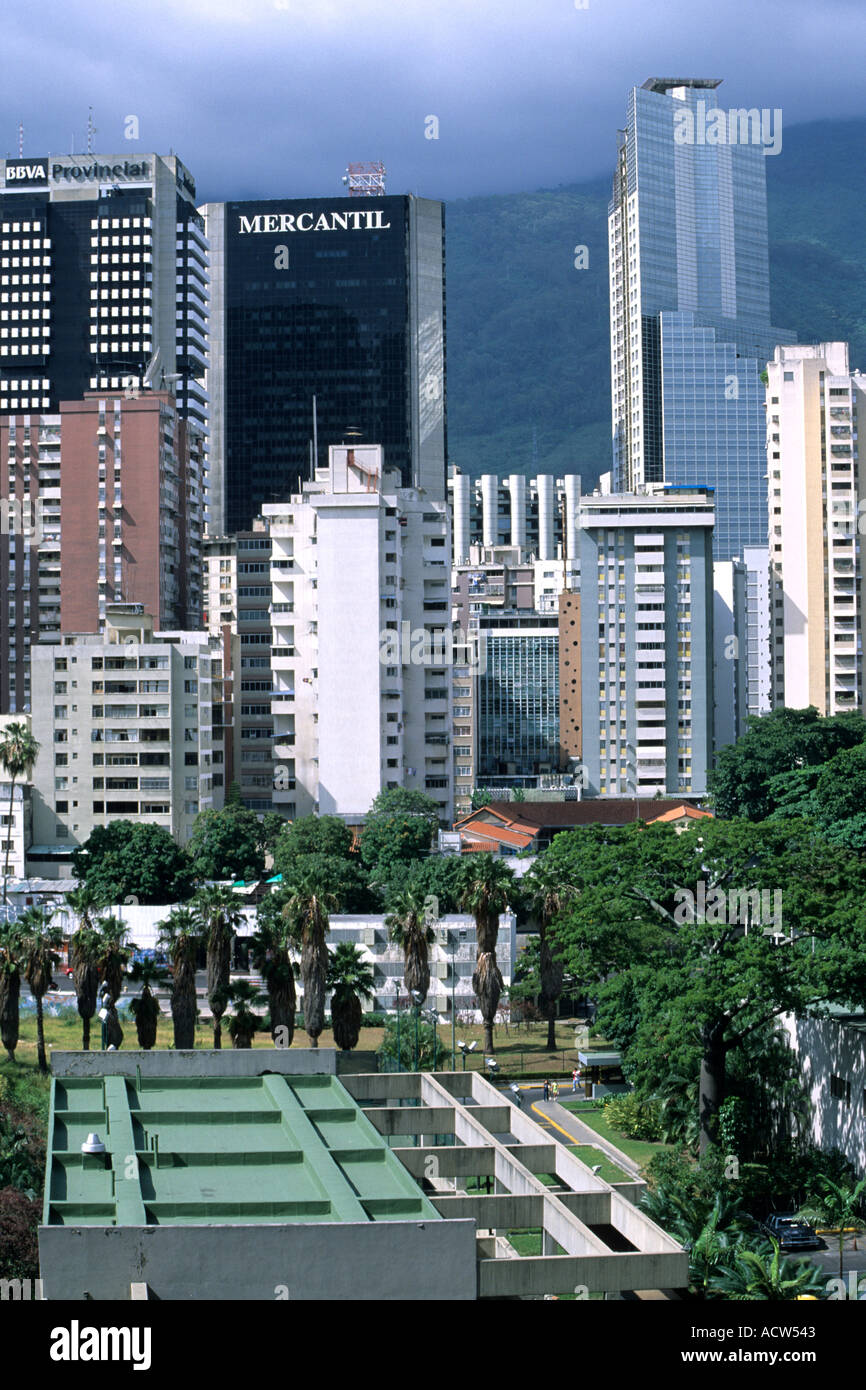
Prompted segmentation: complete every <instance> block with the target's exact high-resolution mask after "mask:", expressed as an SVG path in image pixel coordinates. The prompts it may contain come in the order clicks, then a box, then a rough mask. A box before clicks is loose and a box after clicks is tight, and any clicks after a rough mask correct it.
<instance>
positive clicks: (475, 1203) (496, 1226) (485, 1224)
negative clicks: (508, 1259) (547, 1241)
mask: <svg viewBox="0 0 866 1390" xmlns="http://www.w3.org/2000/svg"><path fill="white" fill-rule="evenodd" d="M430 1200H431V1201H432V1203H433V1205H434V1207H435V1208H436V1210H437V1211H438V1212H439V1214H440V1216H445V1217H447V1218H448V1219H449V1220H450V1219H452V1218H453V1217H455V1216H463V1217H467V1218H470V1219H471V1220H473V1221H475V1223H476V1224H477V1225H478V1226H480V1227H481V1228H482V1230H505V1231H509V1230H519V1229H526V1228H529V1227H532V1226H540V1225H541V1223H542V1220H543V1217H544V1198H543V1197H515V1196H514V1195H513V1194H512V1193H510V1192H505V1193H501V1194H499V1195H496V1196H494V1195H492V1194H491V1196H489V1197H488V1196H486V1195H485V1194H484V1193H478V1194H476V1193H474V1192H473V1193H470V1194H469V1195H468V1196H467V1195H465V1194H463V1193H459V1192H458V1193H455V1194H454V1195H453V1196H449V1195H446V1194H444V1193H443V1194H441V1195H437V1196H436V1197H431V1199H430Z"/></svg>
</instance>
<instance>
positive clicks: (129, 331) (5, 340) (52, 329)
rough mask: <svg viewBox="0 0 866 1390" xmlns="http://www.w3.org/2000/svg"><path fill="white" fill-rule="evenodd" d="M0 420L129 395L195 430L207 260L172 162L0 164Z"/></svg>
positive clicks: (153, 158) (201, 421)
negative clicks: (109, 394) (97, 394)
mask: <svg viewBox="0 0 866 1390" xmlns="http://www.w3.org/2000/svg"><path fill="white" fill-rule="evenodd" d="M0 180H2V182H0V414H7V413H14V414H17V413H19V412H21V411H55V410H56V409H57V407H58V405H59V403H60V401H74V400H79V399H80V398H81V397H83V396H84V394H85V392H86V391H90V390H97V391H102V390H110V389H112V388H113V389H115V390H117V389H118V388H123V387H127V389H129V390H130V391H132V390H135V389H136V388H137V387H138V386H140V384H141V382H142V380H143V378H144V373H145V369H146V367H147V365H148V363H149V362H150V360H151V359H152V357H153V355H154V354H155V353H156V352H158V353H159V357H158V360H157V362H156V364H155V371H156V375H155V379H154V383H153V384H154V385H156V386H157V387H159V385H160V383H161V381H162V373H163V372H165V374H166V380H167V381H168V382H169V384H170V385H171V386H173V388H174V393H175V395H176V397H177V402H178V407H179V410H180V413H181V415H182V416H184V417H188V418H189V419H190V421H193V422H195V423H196V424H197V426H198V428H199V429H200V430H202V431H203V430H204V429H205V427H206V420H207V408H206V399H205V395H204V385H203V378H204V373H205V366H206V354H207V318H208V254H207V242H206V241H205V238H204V232H203V225H204V224H203V219H202V217H201V215H200V214H199V213H198V212H197V211H196V207H195V184H194V182H193V179H192V176H191V175H190V173H189V170H188V169H186V168H185V167H184V165H183V164H182V162H181V161H180V160H179V159H178V158H177V157H176V156H175V155H170V156H169V155H156V154H136V155H135V156H134V157H133V158H130V155H129V151H127V152H126V153H125V154H122V155H104V154H100V155H91V154H88V155H62V156H50V157H48V158H33V157H30V156H27V157H26V158H18V159H6V160H0Z"/></svg>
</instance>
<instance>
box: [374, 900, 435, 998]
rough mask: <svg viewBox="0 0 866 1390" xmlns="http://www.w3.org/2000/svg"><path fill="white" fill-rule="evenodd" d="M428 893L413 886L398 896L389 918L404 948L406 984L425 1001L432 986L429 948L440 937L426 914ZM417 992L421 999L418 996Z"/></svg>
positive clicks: (394, 935) (392, 932)
mask: <svg viewBox="0 0 866 1390" xmlns="http://www.w3.org/2000/svg"><path fill="white" fill-rule="evenodd" d="M426 902H427V894H426V893H425V892H424V891H422V889H421V888H419V887H417V886H415V887H412V886H409V887H407V888H405V889H404V890H403V892H402V893H401V894H400V895H399V897H398V898H397V901H396V904H395V906H394V910H393V912H390V913H389V914H388V916H387V917H386V918H385V926H386V927H387V928H388V932H389V934H390V937H391V940H392V941H396V943H397V945H398V946H402V947H403V962H404V969H403V984H404V986H405V989H406V993H407V994H410V995H412V996H413V998H416V1003H418V1004H419V1005H420V1004H423V1003H424V1000H425V999H426V998H427V991H428V989H429V988H430V960H429V955H428V951H427V947H428V946H429V945H430V944H431V943H432V942H433V941H435V939H436V934H435V932H434V931H433V928H432V927H431V926H430V925H429V923H428V921H427V919H426V916H425V905H426ZM417 995H420V996H421V998H420V999H418V998H417Z"/></svg>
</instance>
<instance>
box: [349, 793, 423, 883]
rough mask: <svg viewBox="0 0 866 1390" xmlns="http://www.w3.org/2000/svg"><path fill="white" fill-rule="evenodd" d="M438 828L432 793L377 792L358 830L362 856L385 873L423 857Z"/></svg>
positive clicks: (369, 863)
mask: <svg viewBox="0 0 866 1390" xmlns="http://www.w3.org/2000/svg"><path fill="white" fill-rule="evenodd" d="M438 827H439V807H438V805H437V804H436V802H435V801H434V800H433V798H432V796H427V795H426V794H425V793H424V792H415V791H407V789H406V788H405V787H395V788H393V789H392V790H391V791H384V792H380V793H379V795H378V796H377V797H375V799H374V801H373V804H372V806H371V807H370V811H369V814H368V815H367V819H366V820H365V822H364V829H363V830H362V831H361V858H362V859H363V861H364V863H365V864H366V865H367V866H368V867H369V868H375V869H377V870H378V871H379V872H380V873H383V872H384V873H388V872H389V871H390V868H391V866H392V865H393V864H398V863H404V864H409V863H411V862H412V861H413V860H416V859H423V858H424V857H425V856H426V855H428V854H429V853H430V849H431V847H432V844H433V837H434V836H435V834H436V832H437V830H438Z"/></svg>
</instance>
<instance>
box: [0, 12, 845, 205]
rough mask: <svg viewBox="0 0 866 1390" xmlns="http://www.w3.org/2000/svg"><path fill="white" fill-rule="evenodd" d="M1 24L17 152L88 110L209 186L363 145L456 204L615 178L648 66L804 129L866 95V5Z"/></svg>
mask: <svg viewBox="0 0 866 1390" xmlns="http://www.w3.org/2000/svg"><path fill="white" fill-rule="evenodd" d="M3 31H4V59H3V82H2V91H0V128H2V132H3V136H2V140H0V150H2V151H3V152H4V153H6V152H8V153H15V151H16V142H17V122H18V121H19V120H21V121H23V123H24V127H25V137H24V140H25V143H24V149H25V153H27V154H30V155H40V154H45V153H49V152H50V153H62V152H69V150H70V149H71V146H72V142H73V140H74V144H75V149H76V152H81V151H83V150H85V149H86V123H87V111H88V106H90V105H92V106H93V108H94V120H95V124H96V127H97V133H96V135H95V137H94V149H95V150H96V151H97V152H101V151H104V152H106V153H109V152H113V151H118V150H122V151H125V150H127V149H129V150H130V151H134V150H136V149H138V150H156V151H159V152H167V151H168V150H169V148H173V149H174V150H176V151H177V152H178V153H179V154H180V155H181V156H182V157H183V159H184V160H185V162H186V163H187V164H188V166H189V167H190V169H191V170H192V171H193V173H194V175H195V177H196V179H197V182H198V191H199V197H200V200H201V201H204V200H205V199H218V198H230V197H256V196H262V197H279V196H303V195H304V194H310V195H313V194H324V195H327V194H328V193H329V192H333V193H335V194H336V193H340V192H341V191H342V185H341V182H340V180H341V175H342V173H343V171H344V169H345V166H346V164H347V162H348V161H349V160H365V159H382V160H383V161H384V163H385V164H386V166H387V169H388V187H389V191H391V192H395V193H396V192H403V191H406V190H411V191H414V192H417V193H422V194H426V195H428V196H432V197H446V198H451V197H463V196H468V195H471V194H473V193H490V192H508V191H515V190H520V189H532V188H537V187H545V186H551V185H555V184H558V183H568V182H572V181H574V180H576V179H580V178H584V177H588V176H591V175H595V174H604V175H605V176H606V175H607V174H608V173H609V171H610V169H611V166H612V162H613V157H614V151H615V147H616V129H617V127H618V126H619V125H621V124H622V122H623V120H624V117H625V102H626V95H627V92H628V89H629V87H631V86H633V85H635V84H639V83H640V82H642V81H643V80H644V78H645V77H648V76H683V75H685V76H688V75H699V76H713V77H723V78H725V84H724V88H723V97H722V100H723V104H724V105H733V106H758V107H769V108H775V107H779V108H781V109H782V111H783V115H784V122H785V124H786V125H793V124H797V123H799V122H802V121H806V120H810V119H815V118H817V117H822V116H852V115H861V114H863V113H864V107H866V102H864V99H863V96H862V71H861V69H862V53H863V51H864V40H866V10H864V7H863V6H862V5H861V4H860V3H859V0H824V2H823V3H822V4H821V5H818V4H816V3H814V2H813V0H785V3H781V0H769V3H764V4H762V5H760V6H757V7H756V6H755V4H754V0H725V3H724V4H722V3H708V0H692V2H691V3H684V0H675V3H671V4H667V5H665V6H664V7H663V8H660V7H659V6H658V5H657V4H650V3H648V0H587V3H586V7H585V8H583V7H581V8H578V7H577V4H576V3H575V0H533V3H532V4H525V3H514V2H513V0H509V3H500V4H496V3H491V0H473V3H471V4H466V0H459V3H458V0H447V2H446V3H427V2H426V0H403V3H402V4H401V3H399V0H387V3H385V0H381V2H379V0H358V3H352V2H351V0H339V2H338V3H328V0H313V3H312V5H311V4H310V0H231V3H229V0H208V3H206V2H205V0H150V2H149V3H140V4H131V3H129V0H121V3H120V4H112V5H108V4H103V3H100V4H95V3H92V0H90V2H88V0H73V2H72V3H69V0H63V3H62V4H60V3H57V4H55V3H39V0H37V3H36V4H32V3H27V4H25V3H24V0H7V3H6V5H5V6H4V22H3ZM129 115H136V116H138V118H139V121H140V129H141V139H140V141H138V142H130V141H125V140H124V119H125V117H127V116H129ZM429 117H436V119H437V121H438V139H430V138H426V132H429V133H430V134H432V133H433V131H434V129H435V126H434V125H433V123H432V122H431V121H430V120H428V118H429Z"/></svg>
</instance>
